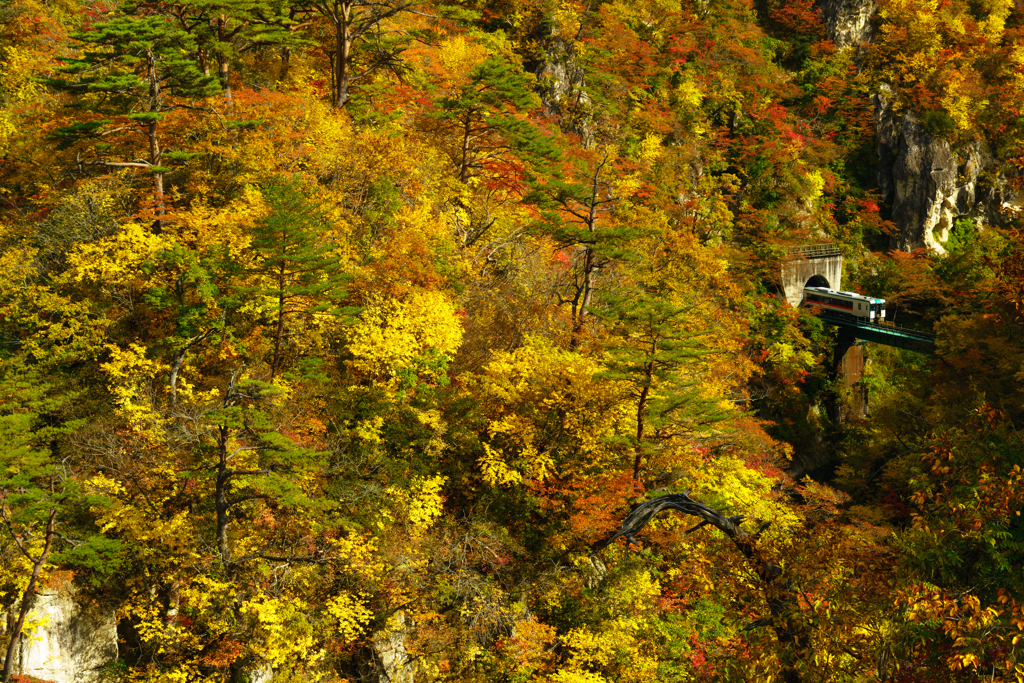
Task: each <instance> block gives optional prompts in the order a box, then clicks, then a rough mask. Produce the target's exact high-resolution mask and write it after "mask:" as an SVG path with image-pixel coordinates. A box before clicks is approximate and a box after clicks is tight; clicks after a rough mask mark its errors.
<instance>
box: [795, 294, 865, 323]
mask: <svg viewBox="0 0 1024 683" xmlns="http://www.w3.org/2000/svg"><path fill="white" fill-rule="evenodd" d="M804 306H818V307H819V308H821V310H822V311H824V312H826V313H828V314H829V315H835V316H839V317H844V318H857V319H862V320H865V321H866V322H874V323H877V322H882V320H884V319H885V299H876V298H874V297H870V296H864V295H862V294H855V293H854V292H840V291H839V290H836V289H829V288H828V287H804Z"/></svg>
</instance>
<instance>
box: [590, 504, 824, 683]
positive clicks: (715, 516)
mask: <svg viewBox="0 0 1024 683" xmlns="http://www.w3.org/2000/svg"><path fill="white" fill-rule="evenodd" d="M663 510H675V511H677V512H682V513H683V514H686V515H692V516H694V517H699V518H700V519H701V520H702V521H701V523H700V524H698V525H697V526H695V527H693V528H692V529H690V530H689V531H687V532H686V533H688V534H689V533H692V532H694V531H696V530H697V529H700V528H701V527H704V526H707V525H711V526H713V527H715V528H717V529H718V530H719V531H721V532H722V533H723V534H725V535H726V536H728V537H729V539H730V540H731V541H732V542H733V545H735V546H736V548H737V549H738V550H739V551H740V553H741V554H742V555H743V557H744V558H745V559H746V560H747V563H748V564H749V565H750V566H751V568H752V569H753V570H754V573H755V574H756V575H757V578H758V582H759V584H760V585H761V590H762V592H763V594H764V596H765V599H766V602H767V603H768V610H769V616H770V617H771V619H770V626H771V628H772V630H773V631H775V636H776V638H778V640H779V643H780V644H781V645H782V650H783V651H782V653H780V654H781V657H780V659H781V661H782V671H781V672H780V673H781V677H782V680H783V681H784V682H785V683H801V681H802V680H803V676H802V674H801V673H800V670H799V669H798V668H797V662H799V660H800V658H801V657H802V656H803V655H804V654H805V650H806V648H807V644H808V640H809V639H808V627H807V625H806V624H804V623H803V622H802V621H801V620H800V618H799V616H797V615H798V614H799V611H800V608H799V604H798V602H797V593H796V590H795V589H794V587H793V585H792V584H791V583H790V582H789V581H788V580H787V579H786V577H785V575H784V573H783V571H782V567H780V566H779V565H777V564H774V563H772V562H769V561H768V560H767V559H766V558H765V557H764V556H763V555H761V552H760V550H758V548H757V545H756V542H757V537H758V534H760V532H761V531H763V530H764V528H765V527H766V526H767V525H764V526H762V528H761V529H760V530H758V532H757V533H755V534H753V535H751V534H748V533H747V532H746V531H744V530H743V528H742V527H741V526H740V523H741V522H742V521H743V517H742V516H735V517H726V516H725V515H723V514H722V513H720V512H718V511H717V510H714V509H712V508H710V507H708V506H707V505H704V504H703V503H699V502H697V501H695V500H693V499H692V498H690V496H689V495H688V494H686V493H670V494H668V495H665V496H659V497H657V498H651V499H650V500H646V501H644V502H642V503H640V504H639V505H637V506H636V507H635V508H634V509H633V511H632V512H630V513H629V514H628V515H627V516H626V519H624V520H623V521H622V528H621V529H620V530H619V531H617V532H616V533H615V534H614V535H613V536H611V538H608V539H607V540H604V541H599V542H598V543H595V544H594V545H593V546H591V552H594V553H596V552H599V551H600V550H602V549H604V548H606V547H608V546H609V545H611V543H612V542H614V541H615V539H617V538H619V537H623V536H624V537H625V538H626V542H627V548H628V546H629V544H637V545H639V542H638V541H637V540H636V538H635V535H636V534H638V533H639V532H640V531H641V530H642V529H643V528H644V527H645V526H647V523H648V522H650V521H651V520H652V519H653V518H654V516H655V515H657V514H658V513H659V512H661V511H663Z"/></svg>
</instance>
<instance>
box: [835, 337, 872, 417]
mask: <svg viewBox="0 0 1024 683" xmlns="http://www.w3.org/2000/svg"><path fill="white" fill-rule="evenodd" d="M864 361H865V357H864V344H863V343H860V344H858V343H857V338H856V337H854V336H853V335H851V334H849V333H847V332H846V331H845V330H843V329H842V328H840V332H839V338H838V339H837V340H836V348H835V351H834V353H833V356H832V364H831V367H830V368H829V379H831V380H832V381H833V382H835V386H836V393H835V395H834V397H833V398H832V399H831V401H830V402H831V403H832V405H830V406H829V411H828V412H829V417H830V418H831V419H832V423H833V424H835V425H840V424H842V423H843V422H846V421H847V420H849V419H851V418H854V419H864V418H866V417H867V416H868V390H867V387H865V386H864V385H863V384H860V381H861V380H862V379H864ZM845 395H849V399H848V400H844V396H845Z"/></svg>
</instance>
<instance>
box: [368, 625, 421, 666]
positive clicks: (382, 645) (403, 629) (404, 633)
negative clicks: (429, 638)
mask: <svg viewBox="0 0 1024 683" xmlns="http://www.w3.org/2000/svg"><path fill="white" fill-rule="evenodd" d="M411 631H412V629H411V625H410V624H408V623H407V622H406V620H405V613H404V612H398V613H397V614H396V615H395V616H393V617H391V621H390V623H389V624H388V629H387V630H386V631H384V632H383V633H379V634H377V635H376V636H374V638H373V650H374V653H375V654H376V655H377V661H378V667H379V675H380V683H413V679H414V673H415V671H414V668H415V667H414V666H413V664H412V661H411V660H410V658H409V652H408V651H407V650H406V649H405V639H406V638H407V637H408V636H409V634H410V633H411Z"/></svg>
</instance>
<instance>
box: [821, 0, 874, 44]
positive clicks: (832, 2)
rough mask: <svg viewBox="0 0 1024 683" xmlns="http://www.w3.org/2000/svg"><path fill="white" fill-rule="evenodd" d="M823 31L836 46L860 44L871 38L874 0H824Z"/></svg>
mask: <svg viewBox="0 0 1024 683" xmlns="http://www.w3.org/2000/svg"><path fill="white" fill-rule="evenodd" d="M821 8H822V14H823V15H824V19H825V33H826V34H827V35H828V38H829V40H831V41H832V42H833V43H835V45H836V47H850V46H856V45H860V44H861V43H863V42H866V41H869V40H871V34H872V31H873V29H872V26H871V17H872V15H874V13H875V10H876V9H878V5H876V4H875V2H874V0H824V2H823V3H822V6H821Z"/></svg>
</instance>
